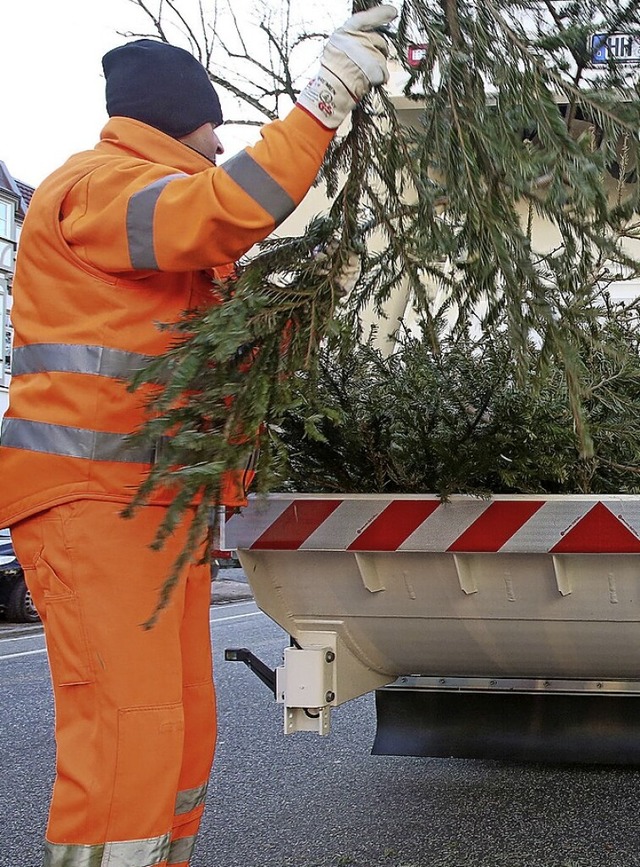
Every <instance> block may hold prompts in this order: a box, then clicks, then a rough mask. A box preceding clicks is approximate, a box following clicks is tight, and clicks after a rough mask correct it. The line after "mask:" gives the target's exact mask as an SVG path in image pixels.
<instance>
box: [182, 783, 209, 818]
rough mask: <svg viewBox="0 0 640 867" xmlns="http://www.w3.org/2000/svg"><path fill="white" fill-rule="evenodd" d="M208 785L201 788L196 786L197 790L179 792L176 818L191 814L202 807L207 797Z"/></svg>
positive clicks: (204, 784)
mask: <svg viewBox="0 0 640 867" xmlns="http://www.w3.org/2000/svg"><path fill="white" fill-rule="evenodd" d="M207 785H208V784H207V783H203V784H202V785H201V786H196V788H195V789H184V790H183V791H182V792H178V795H177V797H176V808H175V810H176V816H181V815H182V814H183V813H190V812H191V810H195V808H196V807H201V806H202V805H203V804H204V802H205V799H206V797H207Z"/></svg>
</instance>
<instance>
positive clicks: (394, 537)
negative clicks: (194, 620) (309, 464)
mask: <svg viewBox="0 0 640 867" xmlns="http://www.w3.org/2000/svg"><path fill="white" fill-rule="evenodd" d="M225 535H226V545H227V547H228V548H230V549H241V550H253V551H258V550H270V551H353V552H366V551H432V552H449V553H474V552H493V553H496V552H503V553H509V554H537V553H545V554H579V553H583V554H640V496H631V495H629V496H622V495H621V496H602V497H590V496H582V495H575V496H571V495H570V496H554V497H534V496H531V497H529V496H519V495H518V496H508V495H505V496H501V497H498V496H496V497H494V498H492V499H490V500H478V499H475V498H473V497H462V496H461V497H453V498H452V499H451V501H450V502H449V503H441V502H440V500H439V499H438V498H437V497H434V496H430V495H424V496H415V497H411V496H406V495H405V496H397V497H391V496H389V497H384V496H377V495H357V494H354V495H351V496H349V495H343V496H336V497H332V496H330V495H316V496H313V495H297V496H288V495H279V494H276V495H272V496H269V497H267V498H262V499H258V498H252V500H251V502H250V504H249V506H248V507H247V508H246V509H244V510H243V511H242V512H241V513H240V514H238V515H234V516H233V517H232V518H230V519H229V521H228V522H227V525H226V532H225Z"/></svg>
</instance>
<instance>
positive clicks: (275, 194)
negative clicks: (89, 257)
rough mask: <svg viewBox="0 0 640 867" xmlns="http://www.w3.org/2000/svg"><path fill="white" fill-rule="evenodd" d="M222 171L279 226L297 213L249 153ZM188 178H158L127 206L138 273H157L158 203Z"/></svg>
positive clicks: (179, 175) (132, 256)
mask: <svg viewBox="0 0 640 867" xmlns="http://www.w3.org/2000/svg"><path fill="white" fill-rule="evenodd" d="M220 168H221V169H222V170H223V171H225V172H226V173H227V174H228V175H229V177H230V178H232V179H233V180H234V181H235V182H236V184H238V186H239V187H241V188H242V189H243V190H244V192H245V193H246V194H247V195H248V196H250V197H251V198H252V199H253V200H254V202H256V204H258V205H260V207H261V208H264V210H265V211H266V212H267V213H268V214H270V215H271V217H272V218H273V221H274V223H275V224H276V226H278V225H279V224H280V223H281V222H282V221H283V220H284V219H286V218H287V217H288V216H289V214H291V213H292V212H293V211H294V209H295V202H294V201H293V199H292V198H291V196H290V195H289V193H288V192H287V191H286V190H285V189H283V188H282V187H281V186H280V184H279V183H278V182H277V181H274V179H273V178H272V177H271V175H270V174H269V173H268V172H266V171H265V170H264V169H263V168H262V166H261V165H259V164H258V163H257V162H256V161H255V160H254V159H253V157H251V156H250V155H249V154H248V153H247V152H246V151H241V152H240V153H239V154H237V155H236V156H235V157H232V158H231V159H230V160H227V162H226V163H224V165H222V166H220ZM185 177H187V175H185V174H182V173H176V174H171V175H166V176H165V177H163V178H159V179H158V180H156V181H153V183H151V184H148V185H147V186H146V187H143V188H142V189H141V190H138V191H137V192H136V193H134V194H133V195H132V196H131V198H130V199H129V202H128V205H127V242H128V244H129V257H130V259H131V265H132V267H133V268H135V269H136V270H142V271H147V270H150V271H158V270H159V269H158V260H157V257H156V252H155V245H154V237H153V218H154V214H155V210H156V206H157V204H158V199H159V198H160V195H161V193H162V191H163V190H164V188H165V187H166V186H167V184H169V183H171V181H175V180H178V179H181V178H185Z"/></svg>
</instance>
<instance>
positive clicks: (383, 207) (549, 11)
mask: <svg viewBox="0 0 640 867" xmlns="http://www.w3.org/2000/svg"><path fill="white" fill-rule="evenodd" d="M369 5H371V3H367V2H360V3H359V4H356V11H357V9H358V8H364V7H365V6H369ZM619 35H621V36H619ZM608 37H615V38H612V39H611V40H609V41H607V39H608ZM392 38H393V42H394V48H395V53H396V55H397V59H398V63H399V64H400V65H401V66H403V67H404V71H405V80H406V86H405V87H404V94H403V96H402V99H401V100H398V99H396V98H392V97H390V96H389V95H387V94H386V93H385V92H383V91H379V92H376V93H373V94H372V95H371V96H370V97H368V98H367V99H366V100H365V101H364V102H363V104H362V105H361V106H360V107H359V108H358V109H357V110H356V111H355V112H354V114H353V120H352V124H351V127H350V130H349V131H348V133H347V134H346V135H345V136H343V137H341V138H339V139H338V140H336V142H335V143H334V145H333V146H332V147H331V149H330V152H329V154H328V156H327V159H326V161H325V165H324V167H323V169H322V172H321V174H320V177H319V183H323V184H325V185H326V188H327V190H328V192H329V195H330V197H331V200H332V205H331V207H330V209H329V211H328V213H326V214H323V215H321V216H318V217H317V218H316V219H314V220H313V221H312V223H311V224H310V225H309V227H308V228H307V230H306V232H305V234H304V235H303V236H302V237H295V238H284V239H282V238H281V239H275V240H269V241H267V242H265V243H264V244H263V245H262V246H261V248H260V250H259V252H258V254H257V255H255V256H253V257H252V258H250V259H249V258H247V259H246V260H244V261H243V262H241V263H239V266H238V271H237V275H236V277H235V279H234V280H233V281H231V282H229V283H227V284H225V285H223V286H221V287H218V288H219V291H220V292H221V293H222V294H223V295H224V297H225V298H226V299H227V300H226V301H225V303H223V304H221V305H220V306H217V307H214V308H212V309H211V310H209V311H207V312H206V313H198V314H189V315H187V316H186V317H185V319H184V321H183V322H182V323H179V324H169V325H168V326H167V327H172V328H173V329H175V342H174V346H173V348H172V349H171V350H170V351H169V352H168V353H167V354H166V356H164V357H163V358H161V359H159V360H158V361H157V362H154V363H153V364H152V365H150V366H149V368H148V369H147V370H145V371H144V372H143V373H142V374H141V375H140V376H139V377H138V379H137V380H136V382H135V383H134V385H133V386H132V387H137V386H138V385H140V384H141V383H142V382H148V381H152V382H161V383H162V384H163V385H162V387H161V388H160V389H159V391H158V393H157V396H156V398H155V399H154V400H153V401H152V402H151V404H150V406H149V410H150V417H151V420H150V421H149V423H148V424H147V425H146V427H145V428H144V429H143V430H142V431H140V432H139V433H138V434H136V437H137V438H138V439H143V440H147V441H157V440H158V439H159V438H166V441H165V445H164V448H163V450H162V452H161V455H160V458H159V460H158V463H157V464H156V465H155V466H154V468H153V470H152V472H151V474H150V476H149V478H148V480H147V482H146V483H145V484H144V485H143V486H142V488H141V489H140V491H139V492H138V494H137V496H136V498H135V500H134V502H133V504H132V506H131V509H134V508H136V506H137V505H139V504H141V503H143V502H144V501H145V500H146V498H147V497H148V495H149V493H150V492H151V491H152V490H154V489H155V487H156V486H158V485H167V484H168V485H170V486H172V487H173V489H174V491H175V498H174V500H173V503H172V505H171V506H170V507H169V509H168V511H167V517H166V520H165V522H164V524H163V528H162V533H161V536H160V537H159V539H158V544H159V545H160V544H162V539H163V536H164V535H166V534H168V533H170V532H171V531H172V528H173V527H174V526H175V524H176V522H177V521H178V520H180V518H181V517H182V515H183V513H184V512H185V510H186V509H187V508H189V507H190V505H189V504H191V503H193V501H194V500H197V502H198V503H199V505H198V506H197V507H196V510H195V516H196V518H195V522H194V524H193V526H192V531H191V537H190V544H189V546H188V550H185V552H183V558H182V561H181V563H180V564H177V568H179V567H180V566H181V565H183V564H184V562H186V560H187V559H188V558H189V557H190V556H191V554H192V551H193V548H194V547H195V544H196V542H197V539H198V538H199V537H200V536H201V534H202V532H203V531H204V529H205V528H206V527H207V526H208V523H209V516H210V514H211V507H212V506H214V505H216V504H217V503H218V501H219V492H220V484H221V479H222V475H223V473H224V471H225V470H226V469H228V468H241V467H242V466H244V464H245V462H246V461H247V458H248V456H249V454H250V452H251V451H252V449H253V447H254V446H255V445H259V446H260V449H261V457H260V461H259V464H258V472H257V477H256V485H255V488H254V490H257V491H268V490H270V489H273V488H274V487H275V486H279V487H283V486H287V485H288V486H289V487H291V486H292V484H293V481H295V484H296V486H300V487H302V486H303V485H304V487H305V489H306V490H308V489H309V488H308V484H311V483H312V486H313V485H316V484H317V485H318V489H320V488H322V489H323V490H327V489H331V490H335V489H336V488H337V489H342V490H347V489H349V490H382V489H384V490H399V491H405V492H408V491H418V490H420V491H424V490H432V491H438V492H440V493H442V494H443V495H447V494H449V493H453V492H456V491H469V492H485V493H486V492H488V491H490V490H492V489H494V487H495V489H496V490H497V489H500V490H511V491H517V490H523V491H525V490H526V491H534V490H535V491H544V490H552V491H568V490H575V491H585V490H607V491H610V490H615V489H619V490H625V491H628V490H634V489H635V488H634V485H635V482H636V478H637V476H636V469H635V464H636V462H637V456H638V445H637V444H638V439H637V434H636V427H637V425H636V422H635V419H633V412H632V407H633V406H634V404H635V403H637V401H636V397H637V391H638V386H637V377H638V372H639V370H638V343H637V338H636V337H635V326H636V324H637V323H636V319H635V318H634V316H633V315H632V314H630V313H629V310H628V309H626V308H623V307H618V306H616V305H611V304H609V303H608V302H607V300H606V298H607V296H606V295H605V294H604V293H605V290H607V289H608V288H610V287H611V284H612V283H619V282H620V281H625V280H626V281H628V280H634V279H637V278H639V277H640V256H639V250H640V246H639V245H638V241H639V240H640V218H639V216H638V211H639V208H638V185H637V183H636V180H637V175H638V171H639V168H640V148H639V143H638V130H639V129H640V99H639V98H638V90H637V83H638V80H639V76H640V67H639V66H636V65H634V64H632V63H627V62H624V60H625V58H624V51H625V50H626V48H625V46H627V47H628V48H629V50H635V49H634V46H637V45H638V40H640V7H639V6H638V4H637V3H636V2H629V0H627V2H613V0H599V2H595V0H564V2H563V0H542V2H537V0H517V2H506V0H482V2H473V0H404V2H403V3H402V6H401V9H400V16H399V19H398V24H397V34H396V35H395V36H393V37H392ZM620 38H622V39H623V40H626V42H624V41H623V42H620V41H619V39H620ZM616 39H618V42H616ZM412 43H419V44H422V45H424V46H425V48H424V51H423V59H422V60H421V61H420V63H419V65H418V66H410V65H409V64H408V63H407V62H406V58H407V57H408V49H409V46H410V45H411V44H412ZM614 43H615V45H614ZM620 45H622V49H621V51H622V61H621V60H620V57H616V56H614V49H615V48H616V47H618V48H620ZM599 61H602V62H599ZM353 253H357V254H358V255H359V256H360V259H361V274H360V278H359V280H358V282H357V284H356V286H355V288H354V289H353V291H352V292H351V293H350V294H349V296H348V297H347V298H341V282H340V277H341V273H342V271H343V269H344V267H345V265H346V263H347V261H348V260H349V257H350V256H352V255H353ZM612 291H613V290H612ZM400 295H402V297H403V298H404V297H406V298H407V299H408V304H407V308H406V310H405V313H404V317H405V321H406V323H407V326H406V328H407V329H408V331H406V330H405V331H404V332H403V334H401V339H400V343H399V345H398V347H397V351H396V352H395V353H393V354H392V355H391V357H390V358H388V359H385V358H384V357H383V355H382V354H381V353H380V352H378V351H376V350H375V349H374V348H372V347H371V346H368V345H367V341H366V334H367V327H366V325H365V323H366V322H367V321H368V319H367V317H369V318H370V315H371V311H377V312H378V333H379V334H380V335H382V336H385V335H386V334H387V333H396V332H397V331H398V329H399V328H400V323H399V322H397V321H391V320H388V319H385V318H384V315H385V314H384V310H385V306H386V305H388V304H389V302H391V301H393V299H394V298H397V297H399V296H400ZM412 323H415V327H413V328H412V327H411V326H412ZM363 343H364V344H365V345H364V346H362V344H363ZM359 347H360V348H359ZM465 370H466V373H464V371H465ZM341 371H342V372H341ZM349 371H352V372H353V373H352V374H350V373H349ZM472 373H473V374H474V375H473V376H471V374H472ZM327 377H329V379H327ZM341 377H342V378H343V379H344V377H346V380H344V386H345V391H344V394H345V395H346V396H347V397H346V398H345V399H347V406H344V405H340V406H338V405H337V404H336V403H335V400H334V398H335V395H334V396H331V395H330V394H329V393H328V392H327V388H328V387H329V383H330V381H334V380H336V378H337V380H340V379H341ZM383 383H386V385H383ZM485 385H486V388H487V389H488V391H486V389H485V387H484V386H485ZM470 386H472V387H471V388H470ZM385 388H386V389H387V390H388V393H389V399H388V400H387V401H386V406H385V409H384V413H383V416H384V420H385V421H384V424H382V422H381V426H380V435H379V437H378V439H377V440H376V442H375V443H373V444H370V447H369V446H367V445H365V443H364V441H362V442H361V440H360V434H359V431H360V428H359V424H360V421H359V419H358V418H357V417H356V415H357V413H356V408H357V407H360V408H361V410H362V413H363V414H364V415H365V416H366V415H367V413H369V412H371V413H372V415H371V418H372V419H373V418H374V417H375V415H376V414H375V413H373V407H372V404H371V403H370V400H373V394H374V393H375V394H379V393H380V390H381V389H382V390H383V391H384V389H385ZM396 389H397V392H396V391H395V390H396ZM403 389H406V391H405V392H403V391H402V390H403ZM401 393H402V394H403V395H404V396H401ZM359 395H360V397H359ZM444 395H447V396H448V397H447V400H448V401H449V403H448V404H446V401H445V400H444ZM482 395H485V397H482ZM445 404H446V405H445ZM456 407H457V409H456ZM612 407H614V408H615V411H613V410H612ZM376 412H377V410H376ZM383 416H380V418H382V417H383ZM338 421H340V422H341V426H340V427H336V425H337V422H338ZM327 425H328V427H327ZM374 427H375V426H374ZM336 431H338V432H336ZM370 434H371V432H370ZM371 435H372V436H373V434H371ZM332 437H334V438H336V437H337V439H336V440H335V443H334V445H335V449H336V453H337V454H339V455H340V460H339V461H337V460H336V455H334V454H333V449H332V448H330V447H329V445H328V444H331V443H333V440H332ZM533 441H535V442H537V443H538V444H539V445H540V446H541V448H540V450H539V451H537V450H536V449H535V448H533V447H532V445H531V444H532V442H533ZM372 449H373V451H372ZM374 453H377V454H378V457H377V458H376V460H375V461H374V460H373V458H372V455H373V454H374ZM498 454H499V455H502V456H503V459H502V460H503V462H502V463H500V461H498V462H497V463H496V461H495V458H496V455H498ZM534 454H535V455H537V458H536V459H535V460H534V459H533V457H532V456H533V455H534ZM418 455H420V456H421V460H420V461H417V456H418ZM528 455H529V457H528ZM307 460H308V461H309V464H308V470H307V471H305V469H304V466H305V462H306V461H307ZM417 463H419V464H420V466H417ZM288 467H289V469H288ZM323 467H324V469H323ZM288 474H289V476H290V478H289V480H288V481H287V476H288ZM323 478H324V479H325V484H324V485H323V484H322V479H323ZM305 479H306V481H305ZM292 480H293V481H292ZM176 574H177V573H176ZM171 580H173V579H170V580H169V581H168V582H167V585H166V586H165V588H164V591H163V597H162V601H161V603H160V607H162V605H164V604H166V600H167V599H168V593H169V591H170V589H171ZM154 616H155V615H154Z"/></svg>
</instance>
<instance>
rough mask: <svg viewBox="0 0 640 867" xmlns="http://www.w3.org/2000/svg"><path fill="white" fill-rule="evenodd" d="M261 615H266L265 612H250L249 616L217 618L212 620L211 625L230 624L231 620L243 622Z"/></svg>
mask: <svg viewBox="0 0 640 867" xmlns="http://www.w3.org/2000/svg"><path fill="white" fill-rule="evenodd" d="M259 614H264V611H250V612H248V614H233V615H232V616H231V617H217V618H216V619H215V620H210V621H209V623H228V622H229V621H230V620H242V619H243V618H244V617H258V615H259Z"/></svg>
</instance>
